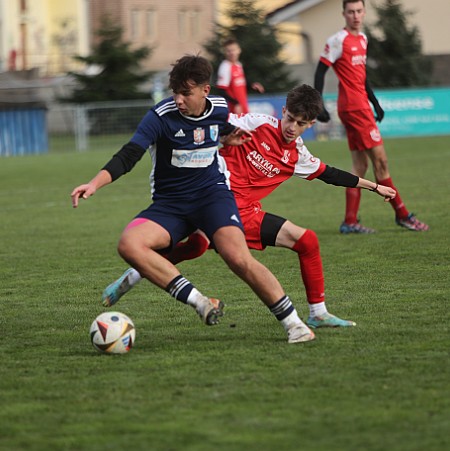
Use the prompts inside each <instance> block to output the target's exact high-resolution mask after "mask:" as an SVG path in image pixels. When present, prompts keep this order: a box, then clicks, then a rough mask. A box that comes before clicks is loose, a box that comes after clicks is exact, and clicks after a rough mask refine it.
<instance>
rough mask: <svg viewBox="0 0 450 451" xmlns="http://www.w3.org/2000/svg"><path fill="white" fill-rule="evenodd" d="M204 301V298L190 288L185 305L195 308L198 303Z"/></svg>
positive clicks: (195, 289)
mask: <svg viewBox="0 0 450 451" xmlns="http://www.w3.org/2000/svg"><path fill="white" fill-rule="evenodd" d="M205 299H206V298H205V296H203V294H201V293H200V291H198V290H197V288H192V290H191V292H190V293H189V296H188V298H187V302H186V303H187V304H188V305H192V307H196V306H197V305H198V304H199V303H200V302H204V301H205Z"/></svg>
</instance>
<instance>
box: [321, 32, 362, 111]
mask: <svg viewBox="0 0 450 451" xmlns="http://www.w3.org/2000/svg"><path fill="white" fill-rule="evenodd" d="M366 59H367V36H366V35H365V34H364V33H359V34H358V36H355V35H353V34H351V33H349V32H348V31H347V30H346V29H345V28H344V29H343V30H340V31H338V32H337V33H336V34H334V35H333V36H331V37H330V38H328V40H327V43H326V44H325V49H324V51H323V52H322V53H321V55H320V61H321V62H322V63H324V64H326V65H327V66H333V69H334V71H335V73H336V75H337V77H338V79H339V96H338V105H337V106H338V111H354V110H365V109H368V108H370V104H369V98H368V96H367V92H366Z"/></svg>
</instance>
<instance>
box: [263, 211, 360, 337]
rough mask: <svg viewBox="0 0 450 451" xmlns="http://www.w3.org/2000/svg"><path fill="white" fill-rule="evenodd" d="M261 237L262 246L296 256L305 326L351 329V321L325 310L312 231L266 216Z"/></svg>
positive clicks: (321, 278) (320, 275)
mask: <svg viewBox="0 0 450 451" xmlns="http://www.w3.org/2000/svg"><path fill="white" fill-rule="evenodd" d="M261 237H262V238H261V240H262V244H263V245H264V246H277V247H284V248H287V249H291V250H293V251H294V252H296V253H297V255H298V259H299V263H300V272H301V276H302V280H303V284H304V286H305V290H306V298H307V301H308V305H309V317H308V320H307V321H306V323H307V324H308V325H309V326H311V327H314V328H317V327H348V326H355V323H354V322H353V321H348V320H344V319H341V318H338V317H337V316H335V315H332V314H330V313H329V312H328V311H327V307H326V304H325V283H324V276H323V268H322V257H321V255H320V247H319V240H318V238H317V235H316V234H315V232H314V231H313V230H309V229H304V228H303V227H300V226H298V225H296V224H293V223H292V222H291V221H288V220H286V219H284V218H281V217H279V216H275V215H272V214H270V213H266V214H265V215H264V219H263V221H262V223H261Z"/></svg>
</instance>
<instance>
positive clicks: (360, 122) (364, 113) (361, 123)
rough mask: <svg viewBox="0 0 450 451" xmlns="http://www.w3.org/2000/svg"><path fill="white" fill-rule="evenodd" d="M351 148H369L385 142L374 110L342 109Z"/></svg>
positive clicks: (342, 118) (341, 116)
mask: <svg viewBox="0 0 450 451" xmlns="http://www.w3.org/2000/svg"><path fill="white" fill-rule="evenodd" d="M339 119H340V120H341V122H342V123H343V124H344V127H345V131H346V132H347V141H348V147H349V148H350V150H367V149H372V148H373V147H375V146H380V145H381V144H383V140H382V138H381V134H380V130H378V127H377V124H376V123H375V117H374V115H373V112H372V110H371V109H370V108H369V109H367V110H357V111H341V112H339Z"/></svg>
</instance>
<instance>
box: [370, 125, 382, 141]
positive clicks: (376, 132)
mask: <svg viewBox="0 0 450 451" xmlns="http://www.w3.org/2000/svg"><path fill="white" fill-rule="evenodd" d="M370 137H371V138H372V139H373V140H374V141H375V142H378V141H380V140H381V134H380V131H379V130H378V128H373V129H372V130H370Z"/></svg>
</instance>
